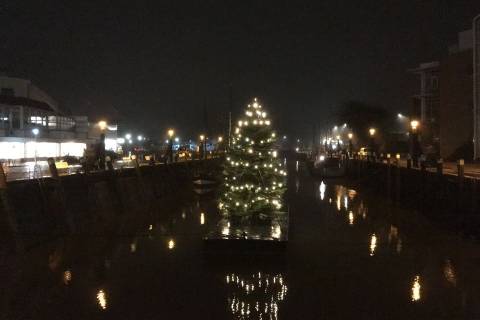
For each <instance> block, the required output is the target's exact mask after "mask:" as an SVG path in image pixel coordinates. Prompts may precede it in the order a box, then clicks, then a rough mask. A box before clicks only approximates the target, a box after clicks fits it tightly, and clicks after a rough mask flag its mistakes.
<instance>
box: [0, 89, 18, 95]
mask: <svg viewBox="0 0 480 320" xmlns="http://www.w3.org/2000/svg"><path fill="white" fill-rule="evenodd" d="M1 95H2V96H11V97H13V96H14V95H15V91H13V88H2V92H1Z"/></svg>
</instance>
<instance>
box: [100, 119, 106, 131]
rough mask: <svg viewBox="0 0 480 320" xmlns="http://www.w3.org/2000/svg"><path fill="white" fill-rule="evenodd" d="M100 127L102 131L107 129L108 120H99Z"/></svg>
mask: <svg viewBox="0 0 480 320" xmlns="http://www.w3.org/2000/svg"><path fill="white" fill-rule="evenodd" d="M98 127H99V128H100V130H101V131H105V129H107V122H106V121H104V120H102V121H98Z"/></svg>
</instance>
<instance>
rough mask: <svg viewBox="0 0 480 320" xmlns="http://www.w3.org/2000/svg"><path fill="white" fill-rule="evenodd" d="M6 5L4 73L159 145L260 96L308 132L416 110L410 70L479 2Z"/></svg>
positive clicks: (478, 9)
mask: <svg viewBox="0 0 480 320" xmlns="http://www.w3.org/2000/svg"><path fill="white" fill-rule="evenodd" d="M100 2H101V1H61V2H60V1H58V2H56V3H55V4H54V3H53V2H48V1H31V2H28V3H27V2H25V1H7V2H5V1H3V2H2V3H1V4H0V10H1V13H0V27H1V28H0V46H1V47H0V66H1V67H2V68H3V69H4V70H6V71H7V74H9V75H11V76H19V77H25V78H29V79H31V80H32V81H33V82H34V83H35V84H37V85H38V86H39V87H40V88H42V89H44V90H45V91H47V92H48V93H49V94H50V95H51V96H53V97H54V98H55V99H57V100H58V101H59V102H60V103H61V104H62V106H63V107H65V108H68V109H69V110H71V112H72V113H73V114H89V115H91V116H95V117H103V116H107V118H108V117H110V118H116V119H118V120H119V121H121V122H120V123H121V124H122V126H123V127H122V129H124V130H126V128H128V129H136V130H141V131H143V132H145V133H147V134H149V135H150V136H151V137H161V136H162V135H163V134H164V133H165V129H166V127H168V126H173V127H175V128H176V129H177V132H178V133H179V135H180V136H193V135H197V134H198V132H199V131H201V130H202V129H203V125H204V121H203V118H204V112H203V109H204V106H206V109H207V115H208V118H209V120H208V121H209V127H210V128H211V131H212V134H213V133H214V132H215V133H216V132H217V131H220V129H221V127H222V122H221V119H222V118H224V117H225V115H226V112H228V105H229V87H230V85H231V87H232V97H233V111H234V114H238V113H239V112H240V110H241V108H242V107H243V105H244V104H246V103H247V102H248V101H249V99H250V98H251V97H253V96H257V97H259V98H260V99H261V100H262V101H263V103H264V105H265V107H266V108H267V110H268V111H269V112H270V113H271V114H273V119H274V125H275V126H276V127H277V128H278V130H279V131H281V132H287V133H288V134H290V135H296V136H302V137H309V135H310V133H309V130H310V128H311V124H312V123H316V124H318V125H322V124H326V123H333V122H332V121H334V120H333V115H334V114H335V109H336V108H338V107H339V105H341V104H342V103H343V102H344V101H347V100H363V101H367V102H371V103H376V104H379V105H382V106H385V107H386V108H389V109H390V110H392V112H398V111H405V110H408V107H409V103H410V98H409V97H410V95H411V94H412V93H414V91H416V82H415V77H414V76H412V75H409V74H408V73H407V72H406V70H407V69H408V68H411V67H414V66H415V65H417V64H418V63H420V62H424V61H429V60H432V59H438V58H439V57H441V56H442V55H445V54H446V53H447V48H448V46H449V45H450V44H452V43H454V42H455V41H456V34H457V32H459V31H462V30H465V29H468V28H470V27H471V20H472V18H473V17H474V16H475V15H476V14H480V1H476V0H471V1H462V0H452V1H446V0H444V1H441V0H439V1H408V0H405V1H401V0H399V1H381V0H378V1H370V0H361V1H360V0H358V1H357V0H351V1H344V0H332V1H330V0H323V1H312V2H310V3H306V2H299V1H289V2H288V3H287V2H286V1H272V2H266V1H251V2H250V1H235V2H233V1H232V2H229V1H205V0H202V1H180V0H177V1H151V2H149V3H148V4H147V3H143V2H140V1H128V2H123V1H109V4H106V2H102V3H100Z"/></svg>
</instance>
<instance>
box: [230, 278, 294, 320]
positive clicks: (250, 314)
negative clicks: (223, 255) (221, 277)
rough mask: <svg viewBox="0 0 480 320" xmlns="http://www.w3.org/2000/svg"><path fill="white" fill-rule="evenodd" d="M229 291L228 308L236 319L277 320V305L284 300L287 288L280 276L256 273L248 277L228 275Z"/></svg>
mask: <svg viewBox="0 0 480 320" xmlns="http://www.w3.org/2000/svg"><path fill="white" fill-rule="evenodd" d="M225 278H226V283H227V285H228V287H229V289H231V290H232V291H231V294H230V295H229V298H228V299H227V302H228V308H229V309H230V311H231V312H232V314H233V315H234V316H235V318H236V319H278V309H279V303H280V302H281V301H283V300H285V298H286V295H287V291H288V287H287V285H286V284H285V282H284V279H283V277H282V275H281V274H278V275H275V276H271V275H269V274H263V273H261V272H258V273H256V274H253V275H249V276H241V275H238V274H234V273H232V274H229V275H227V276H226V277H225Z"/></svg>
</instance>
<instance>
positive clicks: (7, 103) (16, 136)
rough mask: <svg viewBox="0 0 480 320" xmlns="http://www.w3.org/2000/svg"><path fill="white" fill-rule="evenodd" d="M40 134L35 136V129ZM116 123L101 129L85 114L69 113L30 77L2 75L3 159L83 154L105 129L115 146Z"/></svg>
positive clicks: (109, 143) (109, 142) (0, 142)
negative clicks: (71, 114) (20, 77)
mask: <svg viewBox="0 0 480 320" xmlns="http://www.w3.org/2000/svg"><path fill="white" fill-rule="evenodd" d="M33 129H38V134H37V135H35V134H34V132H37V130H33ZM116 129H117V128H116V126H107V127H106V128H100V127H99V126H98V125H91V124H89V122H88V119H87V117H85V116H70V115H67V114H66V113H65V112H64V111H63V110H62V109H61V108H60V107H59V105H58V103H57V102H56V101H55V100H54V99H52V98H51V97H50V96H49V95H48V94H47V93H45V92H44V91H42V90H41V89H39V88H38V87H36V86H35V85H33V84H32V83H31V81H30V80H25V79H18V78H12V77H8V76H0V159H4V160H5V159H9V160H17V159H25V158H34V157H35V156H37V157H39V158H46V157H61V156H66V155H70V156H76V157H80V156H82V155H83V153H84V150H85V149H86V148H87V145H88V144H91V143H94V142H96V141H98V139H99V137H100V134H101V132H102V131H103V132H105V133H106V136H107V139H106V141H105V142H106V145H107V146H108V147H109V148H110V149H116Z"/></svg>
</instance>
